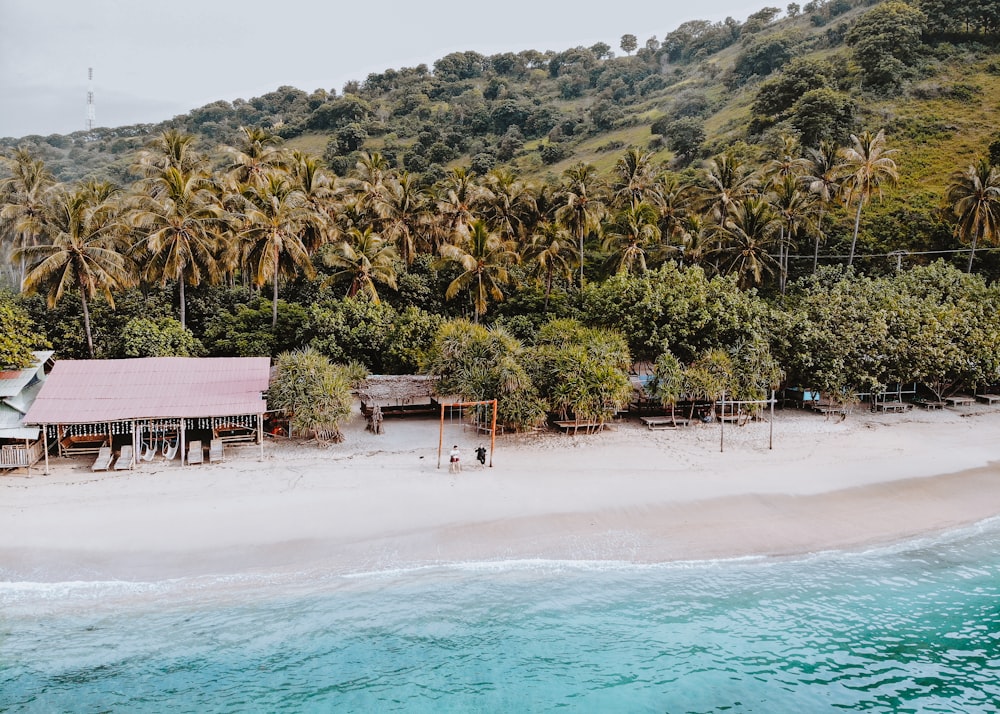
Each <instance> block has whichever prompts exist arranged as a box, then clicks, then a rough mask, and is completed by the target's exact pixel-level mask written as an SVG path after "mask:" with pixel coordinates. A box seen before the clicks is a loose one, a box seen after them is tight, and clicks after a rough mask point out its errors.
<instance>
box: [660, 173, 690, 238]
mask: <svg viewBox="0 0 1000 714" xmlns="http://www.w3.org/2000/svg"><path fill="white" fill-rule="evenodd" d="M650 196H651V199H652V202H653V205H654V206H656V209H657V211H658V212H659V214H660V235H661V236H663V237H664V238H666V239H667V240H671V241H672V240H673V239H674V238H676V237H678V236H680V235H682V234H683V232H684V222H685V221H686V220H687V217H688V216H689V215H690V214H691V210H692V208H693V204H694V199H695V194H694V186H692V185H691V184H689V183H684V182H682V181H681V179H680V177H679V176H678V175H677V174H676V173H674V172H673V171H663V172H661V173H660V174H658V175H657V176H656V178H655V179H654V181H653V188H652V190H651V191H650Z"/></svg>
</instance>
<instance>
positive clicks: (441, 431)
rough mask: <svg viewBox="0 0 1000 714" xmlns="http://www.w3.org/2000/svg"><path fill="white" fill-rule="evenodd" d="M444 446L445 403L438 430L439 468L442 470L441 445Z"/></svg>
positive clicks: (442, 407)
mask: <svg viewBox="0 0 1000 714" xmlns="http://www.w3.org/2000/svg"><path fill="white" fill-rule="evenodd" d="M442 444H444V403H443V402H442V404H441V428H440V429H438V468H441V445H442Z"/></svg>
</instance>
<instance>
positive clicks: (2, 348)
mask: <svg viewBox="0 0 1000 714" xmlns="http://www.w3.org/2000/svg"><path fill="white" fill-rule="evenodd" d="M45 346H46V340H45V338H44V337H43V336H42V335H41V334H39V333H38V331H37V330H36V329H35V325H34V324H33V323H32V321H31V318H30V317H28V314H27V312H25V311H24V310H23V309H22V308H21V307H20V306H19V305H17V303H16V302H15V301H14V298H13V296H12V295H10V294H9V293H6V292H0V370H2V369H21V368H23V367H27V366H28V365H30V364H31V362H32V360H33V359H34V357H33V356H32V354H31V352H32V350H37V349H41V348H43V347H45Z"/></svg>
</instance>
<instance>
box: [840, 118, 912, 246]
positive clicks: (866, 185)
mask: <svg viewBox="0 0 1000 714" xmlns="http://www.w3.org/2000/svg"><path fill="white" fill-rule="evenodd" d="M895 153H897V149H887V148H886V146H885V130H884V129H881V130H879V133H878V134H875V135H874V136H872V133H871V132H870V131H866V132H865V133H864V134H862V135H861V136H855V135H854V134H851V146H850V147H849V148H846V149H844V150H843V152H842V155H843V159H844V167H843V171H844V177H845V180H844V191H845V193H846V198H847V202H848V203H849V204H850V203H851V202H855V201H856V202H857V204H858V211H857V214H856V215H855V217H854V235H853V236H852V237H851V254H850V256H849V257H848V259H847V264H848V265H852V264H853V263H854V248H855V246H856V245H857V242H858V229H859V228H860V227H861V209H862V208H864V206H865V204H866V203H868V201H870V200H871V198H872V196H881V195H882V188H883V186H894V185H896V182H897V181H898V180H899V173H898V172H897V171H896V162H895V161H893V160H892V158H891V157H892V155H893V154H895Z"/></svg>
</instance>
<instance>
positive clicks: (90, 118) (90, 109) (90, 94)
mask: <svg viewBox="0 0 1000 714" xmlns="http://www.w3.org/2000/svg"><path fill="white" fill-rule="evenodd" d="M96 118H97V115H96V113H95V111H94V68H93V67H87V131H90V130H92V129H93V128H94V121H95V119H96Z"/></svg>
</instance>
